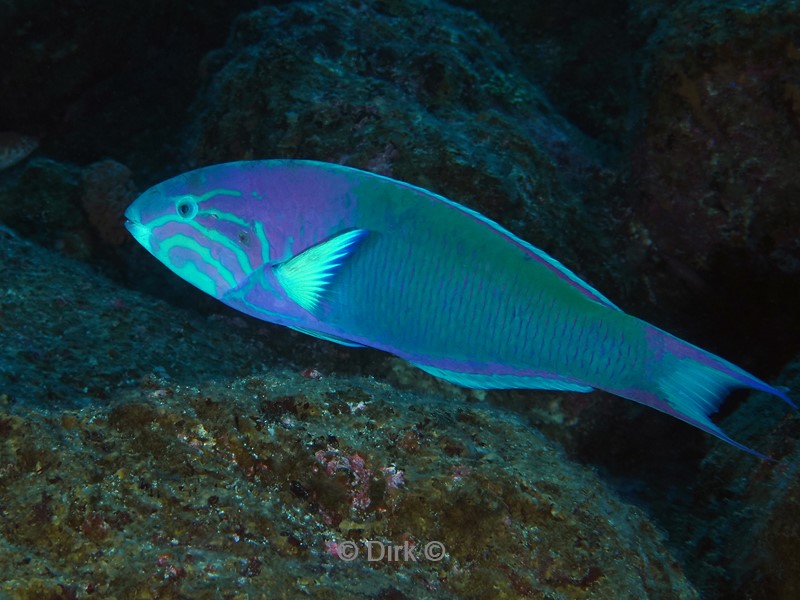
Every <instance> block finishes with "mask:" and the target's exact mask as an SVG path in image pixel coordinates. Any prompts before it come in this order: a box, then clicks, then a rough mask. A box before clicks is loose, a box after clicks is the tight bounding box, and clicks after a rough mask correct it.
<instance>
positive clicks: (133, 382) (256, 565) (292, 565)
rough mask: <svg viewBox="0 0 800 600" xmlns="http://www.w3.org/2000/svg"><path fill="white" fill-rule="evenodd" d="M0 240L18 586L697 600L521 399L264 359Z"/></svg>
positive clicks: (63, 594)
mask: <svg viewBox="0 0 800 600" xmlns="http://www.w3.org/2000/svg"><path fill="white" fill-rule="evenodd" d="M0 249H2V252H3V255H4V256H5V257H7V259H6V260H5V261H4V262H3V263H2V264H0V277H2V281H3V287H4V289H3V291H2V296H1V297H0V310H2V314H3V326H2V328H1V329H0V348H1V349H2V354H0V365H2V367H3V368H2V371H1V372H0V375H2V379H0V389H2V390H3V393H2V395H0V406H2V411H3V414H2V416H0V479H2V489H3V510H2V516H3V518H2V521H0V533H1V534H2V536H0V573H2V574H3V576H2V577H0V592H2V594H3V595H4V596H7V597H16V598H33V597H53V598H78V597H80V598H84V597H107V596H111V595H113V596H116V597H158V598H183V597H205V596H207V595H210V594H213V590H225V591H227V592H231V593H233V594H234V595H233V596H226V597H250V598H259V597H270V598H275V597H286V598H291V597H297V596H298V595H309V596H311V597H318V598H334V597H363V598H389V597H391V598H426V597H430V598H447V597H468V598H498V597H509V598H512V597H527V596H534V597H536V596H539V597H541V596H547V597H553V598H567V597H569V598H584V597H585V598H589V597H592V598H598V597H599V598H620V597H646V596H653V597H665V596H667V595H669V596H670V597H674V598H696V597H697V594H696V592H695V590H694V588H693V587H692V585H691V584H690V583H689V582H688V581H687V580H686V579H685V577H684V576H683V574H682V571H681V569H680V567H679V566H678V564H677V563H676V561H675V560H674V558H673V557H672V556H671V555H670V552H669V551H668V550H667V549H666V547H665V546H664V543H663V536H662V534H661V533H660V532H659V531H658V530H657V528H655V527H654V526H653V525H652V523H651V522H650V521H649V520H648V519H647V517H646V516H645V515H644V513H643V512H642V511H640V510H638V509H636V508H633V507H631V506H628V505H626V504H624V503H623V502H621V501H620V500H619V499H618V498H617V497H616V496H615V494H614V493H613V492H612V491H611V490H610V489H609V488H608V487H607V486H606V485H604V484H603V483H601V481H600V480H599V479H598V478H597V477H596V476H595V475H593V474H592V473H591V471H588V470H586V469H584V468H582V467H579V466H577V465H575V464H572V463H570V462H569V461H567V460H565V458H564V455H563V453H562V452H561V451H559V450H557V449H555V448H554V447H553V446H551V445H550V444H548V442H547V440H546V439H545V438H544V436H542V435H541V434H539V433H537V432H536V431H533V430H531V429H530V428H529V427H527V426H525V425H524V424H523V423H521V422H520V421H519V420H518V419H517V418H515V417H514V416H513V415H511V414H509V413H506V414H503V413H499V412H497V411H496V410H495V409H492V408H491V407H487V406H486V405H484V404H475V403H472V404H469V403H464V402H458V401H450V402H448V399H447V398H442V397H438V398H437V397H432V396H426V395H419V394H415V393H411V392H401V391H397V390H396V389H394V388H392V387H391V386H389V385H386V384H384V383H380V382H378V381H376V380H374V379H371V378H363V377H356V376H352V377H341V376H327V375H326V374H321V373H319V372H317V371H316V370H305V371H300V370H299V369H297V368H293V367H292V366H291V365H284V366H283V367H280V366H278V367H275V366H273V367H271V368H266V367H265V366H264V365H263V364H259V363H253V359H252V357H258V360H259V361H261V360H266V359H267V358H268V357H269V353H268V352H266V351H265V350H264V348H263V346H262V341H261V340H258V339H257V337H256V336H253V335H252V334H251V332H249V331H247V330H243V331H242V332H241V334H237V332H236V330H235V329H234V330H232V328H231V326H230V324H229V323H227V322H219V321H218V320H216V319H207V320H205V321H203V320H198V319H187V317H186V315H185V314H184V313H183V312H181V311H177V310H174V309H171V308H169V307H167V306H165V305H163V304H159V303H158V302H154V301H153V300H151V299H149V298H146V297H143V296H141V295H139V294H138V293H135V292H131V291H126V290H123V289H119V288H117V287H115V286H114V285H113V284H112V283H111V282H109V281H108V280H106V279H104V278H102V277H101V276H99V275H96V274H94V273H92V272H91V271H90V270H88V269H87V268H86V267H85V266H83V265H81V264H78V263H75V262H73V261H70V260H68V259H64V258H61V257H59V256H57V255H55V254H53V253H51V252H48V251H46V250H43V249H41V248H38V247H36V246H33V245H31V244H30V243H28V242H24V241H22V240H19V239H16V238H15V237H12V236H11V235H9V234H8V233H0ZM54 299H55V300H54ZM32 323H33V324H35V325H32ZM165 331H168V332H169V333H168V334H167V335H165ZM248 356H249V357H251V358H250V359H249V360H248V358H247V357H248ZM348 544H352V547H348ZM370 544H371V545H370ZM437 544H439V545H437ZM381 545H383V546H381ZM382 547H383V548H384V551H385V552H387V554H386V555H385V557H384V558H383V559H381V560H377V559H378V557H379V556H380V551H379V548H382ZM389 547H393V548H395V547H396V548H398V549H402V553H401V550H386V548H389ZM353 548H355V549H357V550H358V551H359V552H360V555H359V556H358V557H356V558H354V559H352V560H346V559H345V558H342V557H349V555H348V554H347V552H348V551H352V549H353ZM406 548H409V549H410V550H409V551H410V552H412V556H414V559H412V558H409V555H406V554H405V551H406ZM370 551H371V552H372V553H371V554H370ZM439 551H442V552H443V554H441V555H440V554H437V552H439ZM395 552H396V553H397V554H395ZM426 552H427V553H428V554H426ZM398 557H400V558H399V559H398ZM371 559H375V560H371ZM415 559H416V560H415ZM232 590H236V591H235V592H232ZM267 590H271V591H267Z"/></svg>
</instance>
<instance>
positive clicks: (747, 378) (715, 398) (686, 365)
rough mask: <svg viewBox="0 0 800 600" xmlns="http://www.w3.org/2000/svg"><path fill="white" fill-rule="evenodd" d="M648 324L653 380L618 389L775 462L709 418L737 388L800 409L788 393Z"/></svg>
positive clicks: (633, 398)
mask: <svg viewBox="0 0 800 600" xmlns="http://www.w3.org/2000/svg"><path fill="white" fill-rule="evenodd" d="M647 327H648V338H649V341H650V344H649V345H650V347H651V349H652V350H653V356H652V359H653V362H652V363H651V366H652V374H653V380H652V382H650V385H649V386H648V389H647V390H624V391H622V390H619V391H617V390H614V392H615V393H618V394H620V395H623V396H626V397H628V398H631V399H632V400H636V401H638V402H642V403H643V404H647V405H649V406H652V407H654V408H657V409H658V410H660V411H663V412H665V413H668V414H670V415H672V416H674V417H677V418H678V419H681V420H683V421H686V422H687V423H689V424H691V425H694V426H695V427H697V428H699V429H702V430H703V431H706V432H708V433H710V434H712V435H715V436H717V437H718V438H720V439H722V440H725V441H726V442H728V443H729V444H731V445H733V446H736V447H737V448H741V449H742V450H745V451H747V452H749V453H751V454H754V455H756V456H758V457H760V458H763V459H767V460H771V459H769V457H768V456H765V455H763V454H761V453H759V452H756V451H755V450H753V449H752V448H748V447H747V446H745V445H744V444H740V443H739V442H737V441H735V440H733V439H731V438H730V437H728V436H727V435H726V434H725V433H724V432H723V431H722V430H721V429H720V428H719V427H717V425H715V424H714V423H713V422H712V421H711V419H710V418H709V417H710V415H712V414H714V413H715V412H717V410H718V409H719V407H720V405H721V404H722V402H723V401H724V400H725V397H726V396H727V395H728V393H729V392H730V391H731V390H733V389H736V388H750V389H754V390H759V391H762V392H767V393H769V394H772V395H774V396H777V397H778V398H780V399H781V400H783V401H784V402H786V403H788V404H790V405H791V406H793V407H794V408H797V405H796V404H795V403H794V402H792V401H791V400H790V399H789V396H787V395H786V392H784V391H782V390H780V389H778V388H775V387H772V386H771V385H769V384H767V383H765V382H764V381H761V380H760V379H758V378H757V377H754V376H753V375H751V374H750V373H748V372H747V371H745V370H743V369H740V368H739V367H737V366H736V365H734V364H733V363H730V362H728V361H727V360H725V359H723V358H720V357H719V356H715V355H714V354H711V353H710V352H706V351H705V350H702V349H700V348H698V347H697V346H694V345H692V344H690V343H688V342H684V341H683V340H680V339H678V338H676V337H675V336H672V335H670V334H668V333H667V332H665V331H662V330H660V329H658V328H656V327H653V326H652V325H648V326H647ZM626 392H627V393H626Z"/></svg>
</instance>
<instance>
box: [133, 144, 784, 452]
mask: <svg viewBox="0 0 800 600" xmlns="http://www.w3.org/2000/svg"><path fill="white" fill-rule="evenodd" d="M126 217H127V218H128V223H127V226H128V229H129V230H130V231H131V233H132V234H133V235H134V237H135V238H136V239H137V241H139V242H140V243H141V244H142V245H143V246H144V247H145V248H146V249H147V250H148V251H150V252H151V253H152V254H153V255H154V256H155V257H156V258H158V259H159V260H160V261H162V262H163V263H164V264H165V265H166V266H167V267H169V268H170V269H172V270H173V271H174V272H175V273H176V274H178V275H180V276H181V277H183V278H184V279H186V280H187V281H189V282H190V283H192V284H194V285H196V286H197V287H199V288H200V289H201V290H203V291H204V292H206V293H208V294H210V295H212V296H214V297H216V298H218V299H219V300H221V301H222V302H224V303H226V304H228V305H229V306H231V307H233V308H236V309H238V310H240V311H242V312H244V313H247V314H249V315H251V316H254V317H256V318H259V319H263V320H266V321H271V322H274V323H278V324H281V325H286V326H289V327H293V328H295V329H298V330H299V331H302V332H303V333H307V334H309V335H315V336H317V337H320V338H323V339H326V340H330V341H333V342H337V343H340V344H345V345H351V346H371V347H374V348H378V349H380V350H385V351H387V352H391V353H393V354H395V355H397V356H399V357H401V358H404V359H406V360H409V361H410V362H412V363H413V364H415V365H416V366H418V367H420V368H421V369H423V370H425V371H427V372H429V373H431V374H433V375H436V376H438V377H441V378H444V379H447V380H448V381H451V382H453V383H456V384H459V385H463V386H467V387H474V388H534V389H555V390H571V391H579V392H588V391H591V390H592V389H594V388H600V389H604V390H606V391H609V392H611V393H614V394H617V395H619V396H622V397H624V398H628V399H630V400H634V401H637V402H641V403H643V404H646V405H649V406H651V407H653V408H656V409H658V410H660V411H662V412H665V413H667V414H670V415H672V416H674V417H677V418H679V419H682V420H684V421H686V422H687V423H690V424H691V425H694V426H696V427H698V428H700V429H702V430H704V431H707V432H709V433H711V434H713V435H716V436H717V437H719V438H721V439H723V440H725V441H726V442H729V443H731V444H733V445H735V446H737V447H739V448H742V449H745V450H748V451H750V452H753V453H754V454H758V453H756V452H754V451H752V450H750V449H749V448H747V447H746V446H744V445H742V444H740V443H738V442H736V441H734V440H732V439H731V438H729V437H728V436H727V435H726V434H725V433H723V432H722V431H721V430H720V429H719V428H718V427H717V426H716V425H715V424H714V423H712V422H711V420H710V419H709V415H710V414H711V413H713V412H714V411H716V410H717V409H718V407H719V406H720V404H721V402H722V401H723V400H724V398H725V396H726V395H727V393H728V392H729V391H730V390H731V389H733V388H736V387H745V388H751V389H756V390H761V391H764V392H768V393H770V394H773V395H775V396H778V397H780V398H781V399H783V400H785V401H786V402H788V403H789V404H791V405H792V406H794V404H793V403H792V402H791V400H790V399H789V398H788V396H787V395H786V394H785V392H784V391H783V390H780V389H777V388H775V387H773V386H770V385H769V384H767V383H765V382H763V381H761V380H760V379H758V378H756V377H754V376H753V375H751V374H749V373H747V372H745V371H743V370H742V369H740V368H739V367H737V366H735V365H733V364H732V363H729V362H728V361H726V360H724V359H722V358H720V357H718V356H715V355H713V354H711V353H708V352H705V351H703V350H701V349H699V348H697V347H696V346H693V345H692V344H689V343H688V342H684V341H682V340H679V339H678V338H675V337H674V336H671V335H670V334H668V333H666V332H664V331H662V330H660V329H658V328H657V327H654V326H653V325H650V324H648V323H646V322H644V321H642V320H640V319H637V318H635V317H633V316H630V315H628V314H626V313H624V312H622V311H621V310H620V309H618V308H617V307H616V306H614V305H613V304H612V303H611V302H610V301H609V300H608V299H607V298H605V297H604V296H603V295H602V294H600V293H599V292H598V291H597V290H595V289H594V288H592V287H591V286H589V285H588V284H586V283H585V282H584V281H582V280H581V279H580V278H578V277H577V276H576V275H575V274H574V273H572V272H571V271H569V270H568V269H566V268H565V267H564V266H563V265H561V264H560V263H558V262H557V261H555V260H554V259H553V258H551V257H550V256H548V255H547V254H545V253H544V252H542V251H541V250H539V249H537V248H535V247H534V246H531V245H530V244H528V243H527V242H524V241H523V240H521V239H519V238H517V237H516V236H514V235H513V234H511V233H509V232H508V231H506V230H505V229H503V228H502V227H500V226H499V225H498V224H496V223H494V222H493V221H491V220H489V219H488V218H486V217H484V216H482V215H480V214H479V213H476V212H474V211H472V210H470V209H468V208H465V207H463V206H461V205H459V204H457V203H455V202H452V201H450V200H447V199H446V198H443V197H441V196H438V195H436V194H433V193H431V192H429V191H427V190H424V189H422V188H418V187H415V186H413V185H410V184H406V183H402V182H398V181H395V180H392V179H389V178H386V177H382V176H379V175H374V174H371V173H367V172H364V171H359V170H357V169H351V168H348V167H343V166H340V165H333V164H328V163H318V162H313V161H292V160H272V161H248V162H238V163H228V164H223V165H214V166H210V167H205V168H203V169H198V170H196V171H192V172H189V173H186V174H183V175H180V176H178V177H175V178H173V179H170V180H168V181H166V182H163V183H161V184H158V185H156V186H154V187H153V188H151V189H150V190H148V191H147V192H145V193H144V194H143V195H142V196H141V197H140V198H139V199H137V200H136V201H135V202H134V203H133V204H132V205H131V206H130V207H129V209H128V211H127V212H126ZM759 456H762V455H759Z"/></svg>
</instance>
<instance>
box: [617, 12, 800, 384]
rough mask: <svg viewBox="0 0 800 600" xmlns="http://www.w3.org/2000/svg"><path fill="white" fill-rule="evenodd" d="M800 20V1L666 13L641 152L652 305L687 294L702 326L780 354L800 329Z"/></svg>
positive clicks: (640, 207) (635, 218) (636, 179)
mask: <svg viewBox="0 0 800 600" xmlns="http://www.w3.org/2000/svg"><path fill="white" fill-rule="evenodd" d="M798 26H800V17H799V16H798V12H797V4H796V3H794V2H765V3H748V2H741V3H733V4H730V3H714V2H698V1H696V2H685V3H681V6H680V7H679V9H677V10H675V11H671V12H667V13H665V14H664V15H663V17H662V20H661V23H660V27H659V28H658V29H657V30H656V31H655V33H654V34H653V35H652V36H651V38H650V39H649V41H648V47H647V49H646V55H647V56H648V58H649V61H648V62H647V63H646V64H647V71H646V75H647V77H648V80H649V82H650V83H649V86H648V92H649V93H648V96H647V101H646V102H647V104H646V116H645V118H644V119H643V121H642V126H641V129H640V136H639V139H638V142H637V143H636V146H635V152H634V154H633V156H634V159H633V161H632V163H631V180H632V182H633V183H634V185H635V186H636V190H637V197H636V198H635V201H634V202H633V204H632V206H633V207H634V212H633V215H632V220H631V231H632V232H635V234H636V236H637V237H638V238H639V241H640V242H643V243H644V246H643V250H644V258H645V260H644V262H643V267H644V268H643V269H642V271H643V273H644V274H645V277H644V283H645V285H646V286H648V287H649V288H650V289H651V290H652V291H653V293H652V296H653V300H654V306H656V305H657V306H664V305H667V304H671V305H673V306H687V307H688V315H689V317H692V316H694V317H695V318H697V319H698V321H700V323H699V327H698V332H699V333H701V335H708V336H709V337H712V336H713V337H716V338H717V339H718V340H719V341H718V343H719V344H720V345H721V346H722V345H728V344H730V345H734V344H735V343H736V342H735V341H733V336H734V335H735V336H738V337H739V338H740V339H749V340H751V343H753V344H755V345H758V346H763V347H765V348H767V349H768V352H769V353H770V356H771V360H772V361H773V362H774V363H777V364H783V363H784V362H785V361H787V360H789V359H790V358H791V357H792V356H794V355H795V354H796V352H797V344H796V340H797V339H798V334H800V311H797V310H796V307H797V306H798V304H799V303H800V202H799V201H798V199H797V198H798V191H800V171H798V169H797V159H798V156H800V142H798V136H797V132H798V127H799V126H800V120H799V116H800V112H798V102H797V100H796V99H797V97H798V93H797V90H798V87H797V83H796V82H797V80H798V78H799V77H800V51H799V50H798V48H797V39H796V36H795V33H796V31H797V28H798ZM667 281H672V282H675V283H677V285H672V286H670V285H668V284H667ZM690 290H693V291H694V294H693V295H690V294H687V291H690ZM690 298H691V299H692V300H690ZM690 304H694V306H689V305H690ZM725 323H735V324H736V327H735V329H734V328H731V327H730V326H727V327H726V326H725V325H724V324H725ZM726 331H729V332H731V334H730V335H731V337H730V339H728V338H727V336H726V333H725V332H726ZM766 368H769V366H766ZM773 368H774V367H773Z"/></svg>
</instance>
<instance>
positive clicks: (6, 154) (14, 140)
mask: <svg viewBox="0 0 800 600" xmlns="http://www.w3.org/2000/svg"><path fill="white" fill-rule="evenodd" d="M38 147H39V141H38V140H37V139H36V138H34V137H31V136H29V135H22V134H20V133H15V132H13V131H0V171H2V170H3V169H7V168H9V167H12V166H14V165H15V164H17V163H18V162H20V161H22V160H24V159H25V158H27V156H28V155H29V154H30V153H31V152H33V151H34V150H36V148H38Z"/></svg>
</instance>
